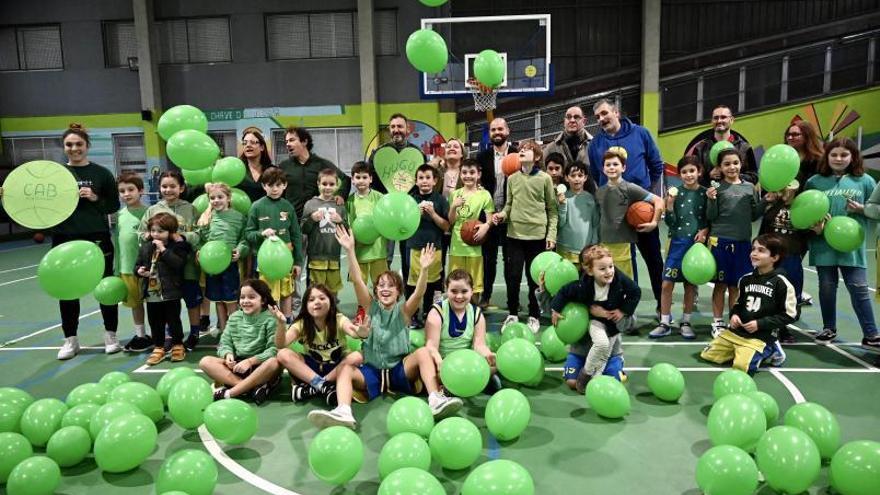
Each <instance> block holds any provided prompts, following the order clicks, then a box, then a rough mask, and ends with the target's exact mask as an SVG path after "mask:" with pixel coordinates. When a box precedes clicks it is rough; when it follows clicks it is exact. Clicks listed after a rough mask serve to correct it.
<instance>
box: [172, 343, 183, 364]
mask: <svg viewBox="0 0 880 495" xmlns="http://www.w3.org/2000/svg"><path fill="white" fill-rule="evenodd" d="M184 359H186V349H185V348H184V347H183V344H176V345H174V346H172V347H171V362H172V363H177V362H179V361H183V360H184Z"/></svg>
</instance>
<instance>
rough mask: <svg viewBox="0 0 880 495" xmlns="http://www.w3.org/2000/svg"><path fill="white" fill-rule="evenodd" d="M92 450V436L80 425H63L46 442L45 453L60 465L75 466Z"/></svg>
mask: <svg viewBox="0 0 880 495" xmlns="http://www.w3.org/2000/svg"><path fill="white" fill-rule="evenodd" d="M90 450H92V437H90V436H89V432H88V430H86V429H85V428H83V427H82V426H65V427H63V428H61V429H60V430H58V431H56V432H55V434H54V435H52V438H50V439H49V443H47V444H46V455H48V456H49V457H50V458H51V459H52V460H54V461H55V462H57V463H58V465H59V466H61V467H70V466H76V465H77V464H79V463H80V462H82V461H83V459H85V458H86V456H87V455H88V454H89V451H90Z"/></svg>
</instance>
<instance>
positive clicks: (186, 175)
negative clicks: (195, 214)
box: [181, 167, 214, 211]
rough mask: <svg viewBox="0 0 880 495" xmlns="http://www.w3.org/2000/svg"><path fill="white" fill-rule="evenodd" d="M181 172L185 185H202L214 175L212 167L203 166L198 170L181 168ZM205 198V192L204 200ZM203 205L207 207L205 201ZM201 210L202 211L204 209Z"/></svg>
mask: <svg viewBox="0 0 880 495" xmlns="http://www.w3.org/2000/svg"><path fill="white" fill-rule="evenodd" d="M181 172H183V180H184V181H186V185H187V186H189V187H192V186H203V185H205V184H207V183H208V182H211V179H212V177H213V175H214V167H205V168H200V169H198V170H181ZM207 199H208V195H207V194H206V195H205V201H207ZM205 206H206V207H207V203H205ZM202 211H204V209H203V210H202Z"/></svg>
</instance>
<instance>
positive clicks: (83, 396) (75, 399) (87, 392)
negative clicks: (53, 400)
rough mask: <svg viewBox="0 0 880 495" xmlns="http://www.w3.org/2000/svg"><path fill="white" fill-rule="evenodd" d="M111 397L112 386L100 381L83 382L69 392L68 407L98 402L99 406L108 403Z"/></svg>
mask: <svg viewBox="0 0 880 495" xmlns="http://www.w3.org/2000/svg"><path fill="white" fill-rule="evenodd" d="M108 397H110V387H108V386H106V385H102V384H100V383H83V384H82V385H77V386H76V387H74V389H73V390H71V391H70V393H69V394H67V400H66V401H65V402H66V403H67V407H76V406H78V405H80V404H97V405H99V406H101V405H104V404H106V403H107V398H108Z"/></svg>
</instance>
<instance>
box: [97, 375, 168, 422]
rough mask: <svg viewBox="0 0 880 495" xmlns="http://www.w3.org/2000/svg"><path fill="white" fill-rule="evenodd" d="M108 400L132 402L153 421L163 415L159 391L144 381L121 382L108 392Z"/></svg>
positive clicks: (163, 408)
mask: <svg viewBox="0 0 880 495" xmlns="http://www.w3.org/2000/svg"><path fill="white" fill-rule="evenodd" d="M110 400H115V401H120V402H128V403H130V404H133V405H134V406H135V407H137V408H138V410H140V412H141V413H143V414H144V415H145V416H147V417H148V418H150V419H151V420H152V421H153V422H154V423H156V422H158V421H159V420H161V419H162V418H164V417H165V407H164V405H163V404H162V398H161V397H160V396H159V392H156V390H155V389H153V387H151V386H149V385H147V384H146V383H141V382H128V383H123V384H122V385H120V386H118V387H116V388H114V389H113V391H112V392H110Z"/></svg>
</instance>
